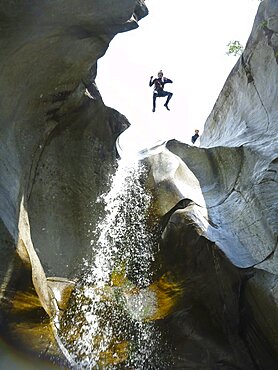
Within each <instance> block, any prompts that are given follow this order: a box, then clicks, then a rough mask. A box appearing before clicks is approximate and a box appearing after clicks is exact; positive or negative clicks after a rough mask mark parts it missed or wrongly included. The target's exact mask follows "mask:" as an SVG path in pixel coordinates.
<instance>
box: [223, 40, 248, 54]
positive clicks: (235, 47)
mask: <svg viewBox="0 0 278 370" xmlns="http://www.w3.org/2000/svg"><path fill="white" fill-rule="evenodd" d="M227 47H228V51H227V52H226V54H227V55H234V56H237V55H241V54H242V52H243V50H244V47H243V46H242V45H241V43H240V42H239V41H237V40H234V41H230V42H229V43H228V45H227Z"/></svg>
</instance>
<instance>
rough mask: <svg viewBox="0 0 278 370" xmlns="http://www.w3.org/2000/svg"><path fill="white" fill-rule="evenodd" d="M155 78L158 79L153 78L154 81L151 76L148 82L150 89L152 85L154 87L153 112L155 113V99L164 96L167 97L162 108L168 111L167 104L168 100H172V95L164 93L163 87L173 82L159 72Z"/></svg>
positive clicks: (167, 92)
mask: <svg viewBox="0 0 278 370" xmlns="http://www.w3.org/2000/svg"><path fill="white" fill-rule="evenodd" d="M157 76H158V78H155V79H154V80H153V76H151V78H150V82H149V86H150V87H151V86H152V85H154V91H153V112H155V108H156V98H162V97H165V96H167V100H166V103H165V104H164V107H165V108H166V109H167V110H170V109H169V107H168V103H169V101H170V99H171V98H172V96H173V93H171V92H169V91H164V85H165V84H167V83H173V81H172V80H170V79H169V78H166V77H163V72H162V71H161V70H160V71H159V72H158V74H157Z"/></svg>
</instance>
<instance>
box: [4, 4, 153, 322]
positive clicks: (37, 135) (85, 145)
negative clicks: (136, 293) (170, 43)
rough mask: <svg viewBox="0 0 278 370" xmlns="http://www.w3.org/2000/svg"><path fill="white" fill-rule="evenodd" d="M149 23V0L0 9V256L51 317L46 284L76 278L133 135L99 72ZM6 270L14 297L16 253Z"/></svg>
mask: <svg viewBox="0 0 278 370" xmlns="http://www.w3.org/2000/svg"><path fill="white" fill-rule="evenodd" d="M145 15H147V8H146V6H145V5H144V1H142V0H121V1H117V2H115V1H112V0H108V1H106V0H81V1H75V0H73V1H71V0H66V1H48V0H43V1H35V0H34V1H29V0H23V1H9V0H8V1H2V0H0V66H1V75H0V85H1V89H0V112H1V113H0V141H1V145H0V157H1V161H0V173H1V176H0V217H1V230H3V232H2V231H1V246H0V247H1V250H4V251H5V250H6V249H7V248H10V247H11V245H13V247H14V250H15V247H17V251H18V253H19V255H20V257H21V259H22V260H23V261H24V263H25V265H27V267H28V269H29V270H30V271H31V272H32V283H33V285H34V286H35V289H36V292H37V294H38V295H39V298H40V301H41V304H42V306H43V307H44V309H45V310H46V311H47V312H48V314H49V315H50V316H51V315H53V314H54V311H55V307H54V306H55V304H54V303H55V302H54V301H55V300H53V298H54V296H53V291H52V287H53V284H54V285H55V283H56V281H55V280H54V283H53V281H52V282H51V284H50V283H48V281H47V280H46V276H49V275H50V274H51V275H55V276H58V277H67V278H70V277H72V276H76V271H78V268H79V264H80V263H81V262H82V258H84V257H86V254H87V251H88V250H89V249H90V243H89V240H90V239H91V235H89V232H88V229H89V228H90V225H89V224H90V223H93V224H95V223H96V220H97V219H98V217H100V214H101V211H102V210H101V208H100V207H98V205H96V206H93V205H94V204H95V203H96V198H97V197H98V195H99V194H100V193H103V191H105V189H106V187H107V186H108V182H109V181H108V180H109V176H110V174H112V173H113V172H114V170H115V163H116V161H115V159H116V151H115V148H114V142H115V139H116V137H117V136H118V135H119V133H120V132H122V131H123V130H124V129H126V128H127V127H128V126H129V123H128V121H127V119H126V118H125V117H124V116H123V115H121V114H120V113H118V112H116V111H115V110H113V109H111V108H107V107H106V106H105V105H104V104H103V101H102V99H101V96H100V94H99V92H98V89H97V86H96V84H95V77H96V63H97V60H98V59H99V58H100V57H101V56H103V55H104V53H105V51H106V49H107V47H108V45H109V43H110V41H111V40H112V39H113V37H114V36H115V35H116V34H117V33H119V32H124V31H128V30H132V29H134V28H136V27H138V23H137V21H138V20H140V18H142V17H144V16H145ZM86 90H87V94H85V92H86ZM34 246H35V249H34ZM37 254H38V256H37ZM38 257H39V258H38ZM0 264H1V265H0V276H1V288H2V289H3V290H7V289H9V288H11V286H12V281H13V276H14V274H13V270H14V269H18V265H16V264H15V262H14V255H13V253H10V252H9V253H5V258H4V259H2V260H1V263H0ZM2 281H4V283H3V284H2ZM30 281H31V280H30ZM1 293H3V295H2V294H1V296H0V299H1V300H2V298H3V296H5V292H4V291H3V292H1Z"/></svg>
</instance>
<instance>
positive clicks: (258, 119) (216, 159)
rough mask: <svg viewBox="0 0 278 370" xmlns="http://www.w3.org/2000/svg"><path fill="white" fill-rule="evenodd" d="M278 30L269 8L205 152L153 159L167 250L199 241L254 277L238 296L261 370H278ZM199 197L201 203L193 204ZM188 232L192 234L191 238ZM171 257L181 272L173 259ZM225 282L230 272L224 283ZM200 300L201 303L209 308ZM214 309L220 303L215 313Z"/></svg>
mask: <svg viewBox="0 0 278 370" xmlns="http://www.w3.org/2000/svg"><path fill="white" fill-rule="evenodd" d="M277 22H278V13H277V2H276V1H263V2H262V4H261V5H260V7H259V10H258V13H257V16H256V19H255V22H254V26H253V29H252V33H251V35H250V38H249V40H248V42H247V45H246V49H245V51H244V52H243V55H242V56H241V57H240V58H239V60H238V62H237V63H236V65H235V67H234V68H233V70H232V71H231V73H230V75H229V77H228V79H227V81H226V83H225V85H224V87H223V89H222V91H221V93H220V95H219V97H218V99H217V101H216V103H215V106H214V108H213V110H212V112H211V114H210V116H209V117H208V119H207V121H206V123H205V127H204V133H203V135H202V137H201V140H200V148H195V147H190V146H188V145H186V144H183V143H179V142H177V141H170V142H168V143H167V149H168V150H169V151H170V152H172V153H173V154H174V155H173V157H172V158H171V157H170V156H169V155H168V157H167V159H165V158H164V160H163V161H160V160H159V157H158V156H153V157H152V158H149V159H148V160H149V163H150V166H151V175H150V183H149V184H150V186H152V187H153V191H154V194H155V197H156V198H155V199H156V203H157V208H156V209H157V212H158V213H159V212H160V210H161V209H164V213H165V212H167V223H166V225H163V229H164V233H163V235H162V241H163V243H164V244H166V247H165V248H166V249H167V248H169V249H170V250H171V251H173V248H174V250H178V251H180V249H182V248H184V249H185V251H188V248H189V246H190V245H191V247H192V248H193V249H195V248H196V243H197V245H198V243H199V242H197V240H198V238H199V240H201V239H200V238H203V237H205V239H206V240H207V241H208V246H207V248H212V249H213V248H214V245H215V246H216V247H217V248H219V249H220V250H221V251H222V252H223V253H224V255H225V257H226V258H227V259H228V261H230V262H231V263H232V264H233V265H234V266H236V267H238V268H240V269H241V271H242V272H243V275H244V274H246V273H248V274H247V280H248V282H247V283H246V282H245V281H246V280H243V283H242V287H241V294H242V301H241V302H244V306H243V307H242V308H243V309H244V310H245V311H244V312H245V315H243V316H242V317H241V319H240V320H241V321H238V324H237V323H236V321H235V322H234V324H235V325H238V329H239V330H241V333H242V334H241V337H242V338H243V339H244V341H245V343H247V346H249V349H250V351H251V353H252V356H253V359H254V361H255V363H256V364H257V366H259V368H262V369H274V368H275V364H277V358H278V353H277V348H278V342H277V336H276V333H277V318H278V307H277V300H278V295H277V289H276V288H275V286H276V285H277V281H278V277H277V272H278V270H277V266H278V261H277V234H278V222H277V220H278V213H277V209H278V195H277V194H278V193H277V189H278V186H277V182H278V177H277V173H278V161H277V158H278V154H277V153H278V134H277V121H278V101H277V96H278V91H277V86H278V62H277V61H278V58H277V36H278V35H277ZM176 157H178V158H179V159H181V160H182V163H183V164H182V166H183V167H185V168H187V169H188V171H190V172H191V173H192V177H194V178H195V183H197V184H198V186H197V188H198V190H197V192H194V194H193V195H192V194H191V192H190V190H189V189H186V186H184V187H183V191H182V192H180V188H179V185H178V184H180V183H181V182H182V181H184V183H186V184H187V185H189V187H190V185H191V183H192V181H191V180H190V179H189V178H188V176H186V173H185V172H183V173H181V172H179V174H178V171H176V173H175V175H174V176H173V175H172V173H173V171H171V168H177V166H175V163H176V162H177V158H176ZM156 173H158V174H160V173H162V175H161V176H160V177H159V176H155V174H156ZM166 173H168V174H169V176H168V178H167V185H165V180H164V177H165V174H166ZM153 174H154V175H153ZM199 192H201V194H202V196H203V202H202V204H200V203H199V204H198V201H196V198H195V194H198V193H199ZM182 198H184V199H186V202H185V203H184V204H183V206H182V204H181V206H180V207H177V205H178V203H176V206H175V205H174V204H173V203H175V202H176V201H178V200H179V201H181V200H182ZM170 199H172V200H173V203H172V204H171V201H170ZM196 203H197V204H196ZM199 206H201V208H202V210H203V213H204V212H205V213H206V221H207V222H206V223H204V222H203V220H204V216H203V214H202V213H200V214H199V215H198V213H197V212H196V207H199ZM182 208H184V209H182ZM165 214H166V213H165ZM191 225H193V230H194V231H193V230H191V232H189V230H188V229H190V228H192V226H191ZM186 230H187V232H186ZM169 234H170V235H171V237H169ZM181 235H183V237H182V236H181ZM165 253H166V252H165ZM184 253H186V252H184ZM200 253H201V255H200V256H199V255H198V259H197V260H196V261H194V263H197V264H198V263H200V261H199V258H202V257H201V256H202V253H204V252H201V251H200ZM167 256H168V258H169V254H168V253H167ZM171 258H172V261H176V263H178V261H179V260H178V259H175V258H177V256H175V253H173V256H172V254H171ZM196 258H197V256H196ZM186 263H187V262H186V260H185V259H184V260H183V263H182V264H181V268H184V269H185V270H186ZM222 263H223V262H221V263H220V262H219V261H214V262H213V265H214V266H215V269H219V268H220V269H221V264H222ZM183 264H184V265H183ZM182 266H183V267H182ZM250 273H251V275H250ZM224 276H225V272H224V270H223V272H222V273H219V278H220V279H221V280H223V279H224ZM204 281H205V277H204ZM203 298H204V297H203ZM203 298H201V297H200V301H201V302H203V303H204V304H205V300H204V299H203ZM225 304H226V303H225ZM217 307H218V304H217V303H215V307H214V310H216V311H217V310H218V308H217ZM219 309H220V307H219ZM270 317H271V318H272V319H271V322H272V323H273V326H272V325H271V324H270V321H269V320H270V319H269V318H270ZM223 325H225V324H224V322H223ZM247 357H248V356H247ZM247 357H246V358H247ZM233 361H235V359H233ZM246 366H247V365H246ZM248 366H251V365H248ZM248 366H247V368H249V367H248Z"/></svg>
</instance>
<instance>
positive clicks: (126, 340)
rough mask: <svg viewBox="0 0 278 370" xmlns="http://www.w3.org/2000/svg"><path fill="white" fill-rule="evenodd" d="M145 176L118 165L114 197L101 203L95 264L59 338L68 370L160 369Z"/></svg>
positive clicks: (80, 287) (111, 193)
mask: <svg viewBox="0 0 278 370" xmlns="http://www.w3.org/2000/svg"><path fill="white" fill-rule="evenodd" d="M145 171H146V170H145V168H144V167H143V166H142V165H140V163H138V162H136V161H134V162H132V163H128V162H126V161H124V160H121V161H119V166H118V169H117V171H116V173H115V175H114V177H113V179H112V183H111V190H110V191H109V192H108V193H107V194H104V195H102V196H101V197H100V199H99V200H98V201H100V202H104V206H105V217H104V218H103V219H102V220H100V221H99V223H98V225H97V227H96V230H95V236H96V237H95V241H94V240H92V242H91V245H92V261H87V262H86V264H87V273H86V274H85V276H84V277H83V279H82V281H81V282H80V284H79V285H78V286H77V288H76V289H75V292H74V293H73V295H72V297H71V304H70V307H69V309H68V310H67V312H66V314H65V315H64V317H63V319H62V320H61V331H60V337H61V338H62V339H61V340H62V342H63V345H64V347H65V350H66V351H67V353H68V356H67V357H68V358H70V361H71V363H72V367H73V368H76V369H159V368H163V366H162V367H161V366H160V365H159V364H158V363H159V361H161V360H159V359H158V357H159V348H161V338H160V333H159V331H158V329H157V327H156V324H155V321H154V320H152V317H153V316H154V314H155V312H156V309H157V302H156V296H155V293H154V291H153V290H151V289H149V286H150V283H151V278H152V276H151V270H152V263H153V261H154V249H155V247H156V243H155V242H154V240H153V236H152V233H151V232H150V230H149V228H150V227H149V225H148V222H147V221H148V216H149V206H150V202H151V196H150V195H149V194H148V193H147V192H146V190H145V189H144V187H143V186H142V183H144V182H143V181H142V179H143V178H144V176H145Z"/></svg>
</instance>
